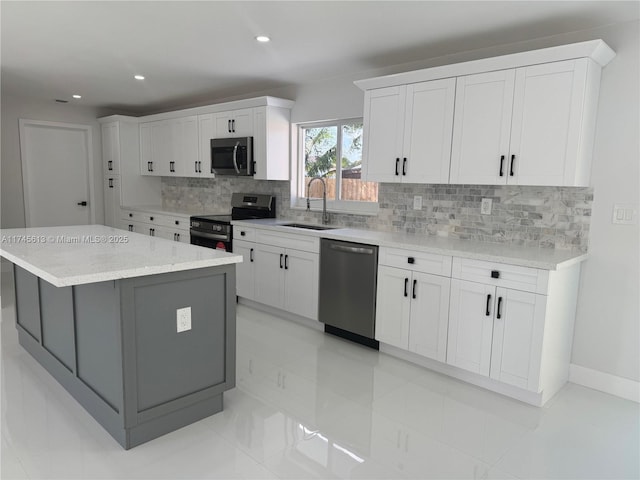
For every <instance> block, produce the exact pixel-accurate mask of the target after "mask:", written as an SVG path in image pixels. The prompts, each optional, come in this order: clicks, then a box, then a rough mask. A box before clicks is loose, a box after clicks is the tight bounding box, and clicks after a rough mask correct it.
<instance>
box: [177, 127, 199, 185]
mask: <svg viewBox="0 0 640 480" xmlns="http://www.w3.org/2000/svg"><path fill="white" fill-rule="evenodd" d="M174 122H175V123H176V126H175V129H174V132H175V133H176V135H174V136H173V141H174V144H173V152H174V153H173V158H172V161H173V162H174V164H173V170H174V171H173V172H172V175H173V176H185V175H187V176H191V172H192V171H194V170H195V166H196V165H197V164H196V162H197V161H198V159H199V155H200V152H199V150H200V144H199V139H198V117H197V116H195V115H192V116H190V117H183V118H177V119H175V120H174Z"/></svg>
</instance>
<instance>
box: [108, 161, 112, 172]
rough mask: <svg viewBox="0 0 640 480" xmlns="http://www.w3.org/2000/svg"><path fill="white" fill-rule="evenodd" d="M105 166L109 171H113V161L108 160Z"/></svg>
mask: <svg viewBox="0 0 640 480" xmlns="http://www.w3.org/2000/svg"><path fill="white" fill-rule="evenodd" d="M107 165H108V168H109V170H113V161H112V160H109V161H108V162H107Z"/></svg>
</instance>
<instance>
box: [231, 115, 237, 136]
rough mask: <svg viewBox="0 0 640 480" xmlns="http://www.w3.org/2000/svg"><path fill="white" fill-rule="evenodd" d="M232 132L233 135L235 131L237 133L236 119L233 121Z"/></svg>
mask: <svg viewBox="0 0 640 480" xmlns="http://www.w3.org/2000/svg"><path fill="white" fill-rule="evenodd" d="M231 131H232V132H233V133H235V131H236V120H235V118H234V119H233V120H231Z"/></svg>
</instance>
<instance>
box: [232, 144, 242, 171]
mask: <svg viewBox="0 0 640 480" xmlns="http://www.w3.org/2000/svg"><path fill="white" fill-rule="evenodd" d="M239 146H240V142H236V144H235V146H234V147H233V166H234V167H235V169H236V173H237V174H238V175H240V169H239V168H238V147H239Z"/></svg>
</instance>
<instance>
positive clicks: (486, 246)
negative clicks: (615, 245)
mask: <svg viewBox="0 0 640 480" xmlns="http://www.w3.org/2000/svg"><path fill="white" fill-rule="evenodd" d="M232 223H233V225H245V226H252V227H256V228H266V229H274V230H279V231H281V232H285V231H286V232H289V233H297V234H301V235H311V236H315V237H322V238H331V239H334V240H344V241H347V242H356V243H368V244H371V245H378V246H381V247H394V248H404V249H408V250H413V251H421V252H428V253H435V254H440V255H450V256H455V257H461V258H471V259H475V260H486V261H490V262H498V263H508V264H510V265H519V266H522V267H531V268H539V269H541V270H558V269H561V268H565V267H568V266H570V265H573V264H575V263H578V262H582V261H584V260H586V258H587V256H588V255H587V254H586V253H579V252H578V253H577V252H571V251H568V250H555V249H550V248H549V249H546V248H529V247H520V246H511V245H506V244H498V243H483V242H474V241H470V240H458V239H451V238H447V237H434V236H424V235H416V234H410V233H390V232H379V231H375V230H360V229H353V228H343V227H336V228H333V229H331V230H307V229H303V228H295V227H287V226H283V224H286V223H299V222H296V221H295V220H286V219H283V218H277V219H273V218H272V219H262V220H238V221H233V222H232Z"/></svg>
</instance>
